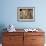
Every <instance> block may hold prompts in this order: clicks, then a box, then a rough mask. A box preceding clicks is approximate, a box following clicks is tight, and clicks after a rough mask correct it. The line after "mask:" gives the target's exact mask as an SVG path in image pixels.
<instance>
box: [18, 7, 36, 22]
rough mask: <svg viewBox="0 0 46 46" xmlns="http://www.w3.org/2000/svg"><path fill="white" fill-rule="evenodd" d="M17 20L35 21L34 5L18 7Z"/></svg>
mask: <svg viewBox="0 0 46 46" xmlns="http://www.w3.org/2000/svg"><path fill="white" fill-rule="evenodd" d="M17 20H18V21H23V22H31V21H35V8H34V7H18V8H17Z"/></svg>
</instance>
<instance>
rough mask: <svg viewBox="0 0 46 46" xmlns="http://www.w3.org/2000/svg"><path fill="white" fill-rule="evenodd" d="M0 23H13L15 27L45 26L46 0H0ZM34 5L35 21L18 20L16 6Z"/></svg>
mask: <svg viewBox="0 0 46 46" xmlns="http://www.w3.org/2000/svg"><path fill="white" fill-rule="evenodd" d="M0 4H1V15H0V25H1V24H2V25H5V26H7V25H9V24H13V25H14V26H15V27H16V28H29V27H30V28H31V27H33V28H34V27H43V28H46V6H45V4H46V0H17V1H16V0H0ZM23 6H25V7H35V22H18V21H17V7H23Z"/></svg>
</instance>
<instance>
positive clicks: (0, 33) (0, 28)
mask: <svg viewBox="0 0 46 46" xmlns="http://www.w3.org/2000/svg"><path fill="white" fill-rule="evenodd" d="M4 28H6V27H5V25H4V24H0V43H2V36H3V34H2V32H5V31H6V30H4Z"/></svg>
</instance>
